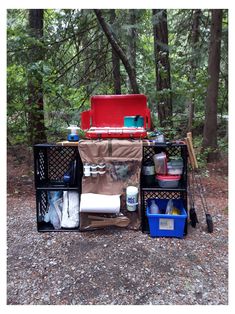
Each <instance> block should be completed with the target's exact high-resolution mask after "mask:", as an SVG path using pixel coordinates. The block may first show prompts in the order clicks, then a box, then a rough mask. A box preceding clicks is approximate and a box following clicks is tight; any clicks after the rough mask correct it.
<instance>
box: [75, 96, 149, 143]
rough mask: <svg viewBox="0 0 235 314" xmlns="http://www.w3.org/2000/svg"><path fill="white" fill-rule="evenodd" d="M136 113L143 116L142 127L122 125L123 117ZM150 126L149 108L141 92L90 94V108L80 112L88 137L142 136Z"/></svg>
mask: <svg viewBox="0 0 235 314" xmlns="http://www.w3.org/2000/svg"><path fill="white" fill-rule="evenodd" d="M137 115H138V116H142V117H143V119H144V125H143V127H124V117H127V116H137ZM150 127H151V117H150V110H149V108H148V107H147V98H146V96H145V95H142V94H131V95H105V96H104V95H98V96H92V97H91V109H90V110H88V111H84V112H82V114H81V128H82V129H83V130H86V137H88V138H108V137H115V138H130V137H132V138H144V137H146V136H147V132H146V129H147V128H148V129H150Z"/></svg>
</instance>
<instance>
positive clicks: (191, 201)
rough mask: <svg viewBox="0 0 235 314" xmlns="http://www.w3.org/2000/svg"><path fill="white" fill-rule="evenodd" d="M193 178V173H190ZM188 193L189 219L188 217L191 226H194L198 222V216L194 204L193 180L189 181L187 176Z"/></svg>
mask: <svg viewBox="0 0 235 314" xmlns="http://www.w3.org/2000/svg"><path fill="white" fill-rule="evenodd" d="M192 178H193V175H192ZM188 195H189V204H190V209H189V219H190V224H191V226H192V227H193V228H196V225H197V223H199V221H198V218H197V213H196V210H195V206H194V195H195V194H194V180H192V182H190V179H189V177H188Z"/></svg>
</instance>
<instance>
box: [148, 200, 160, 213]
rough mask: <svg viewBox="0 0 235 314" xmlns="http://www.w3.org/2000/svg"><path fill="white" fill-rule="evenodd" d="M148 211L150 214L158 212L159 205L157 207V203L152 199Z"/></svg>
mask: <svg viewBox="0 0 235 314" xmlns="http://www.w3.org/2000/svg"><path fill="white" fill-rule="evenodd" d="M150 213H151V214H160V210H159V207H158V205H157V204H156V203H155V201H154V200H152V201H151V205H150Z"/></svg>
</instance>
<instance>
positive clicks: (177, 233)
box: [147, 199, 187, 238]
mask: <svg viewBox="0 0 235 314" xmlns="http://www.w3.org/2000/svg"><path fill="white" fill-rule="evenodd" d="M152 200H153V199H149V200H148V201H147V217H148V222H149V230H150V236H151V237H175V238H182V237H183V236H184V227H185V221H186V219H187V213H186V211H185V209H184V205H183V201H182V200H181V199H173V200H172V201H173V205H174V207H176V208H178V209H179V210H180V215H166V214H164V212H165V210H166V206H167V203H168V201H169V199H154V200H155V202H156V204H157V205H158V207H159V209H160V211H161V212H162V214H151V213H150V204H151V201H152Z"/></svg>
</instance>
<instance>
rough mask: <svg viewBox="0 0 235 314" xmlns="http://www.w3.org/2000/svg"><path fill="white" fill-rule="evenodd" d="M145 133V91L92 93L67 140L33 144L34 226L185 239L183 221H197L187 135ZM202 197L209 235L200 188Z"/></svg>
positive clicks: (192, 156) (147, 114)
mask: <svg viewBox="0 0 235 314" xmlns="http://www.w3.org/2000/svg"><path fill="white" fill-rule="evenodd" d="M81 130H82V131H83V134H85V135H83V136H82V138H81V136H79V132H80V131H81ZM149 130H151V114H150V110H149V108H148V107H147V98H146V96H145V95H142V94H139V95H135V94H132V95H105V96H103V95H98V96H92V97H91V107H90V110H87V111H84V112H82V113H81V123H80V127H78V126H76V125H71V126H70V127H69V128H68V137H67V140H65V141H63V142H58V143H56V144H37V145H35V146H34V168H35V189H36V215H37V229H38V231H40V232H48V231H74V232H77V231H81V232H82V231H94V230H97V229H104V228H126V229H130V230H140V231H142V232H144V233H149V235H150V236H151V237H176V238H183V237H184V236H185V235H186V234H187V225H188V223H191V225H192V226H193V227H195V226H196V224H197V223H198V220H197V215H196V211H195V208H194V195H193V188H192V187H190V189H189V184H188V177H189V173H188V168H189V165H188V163H189V164H190V169H191V170H190V171H191V176H192V178H195V180H194V181H195V182H193V183H194V185H195V186H197V182H199V174H198V171H197V168H198V166H197V163H196V158H195V153H194V150H193V146H192V138H191V136H190V134H188V136H187V138H185V139H184V140H176V141H171V142H168V141H167V139H166V138H165V136H164V134H162V133H161V132H159V131H154V132H153V131H151V132H149ZM192 174H193V175H192ZM196 178H197V179H196ZM191 183H192V182H191V180H190V184H191ZM199 185H200V184H199V183H198V186H199ZM200 187H201V185H200V186H199V188H200ZM188 195H189V197H188ZM200 195H201V198H202V204H203V208H205V214H206V222H207V225H208V231H209V232H212V231H213V225H212V220H211V216H210V214H209V213H208V210H207V205H206V201H205V197H204V196H203V189H201V190H200ZM188 204H189V205H188ZM189 207H190V210H188V208H189Z"/></svg>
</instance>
